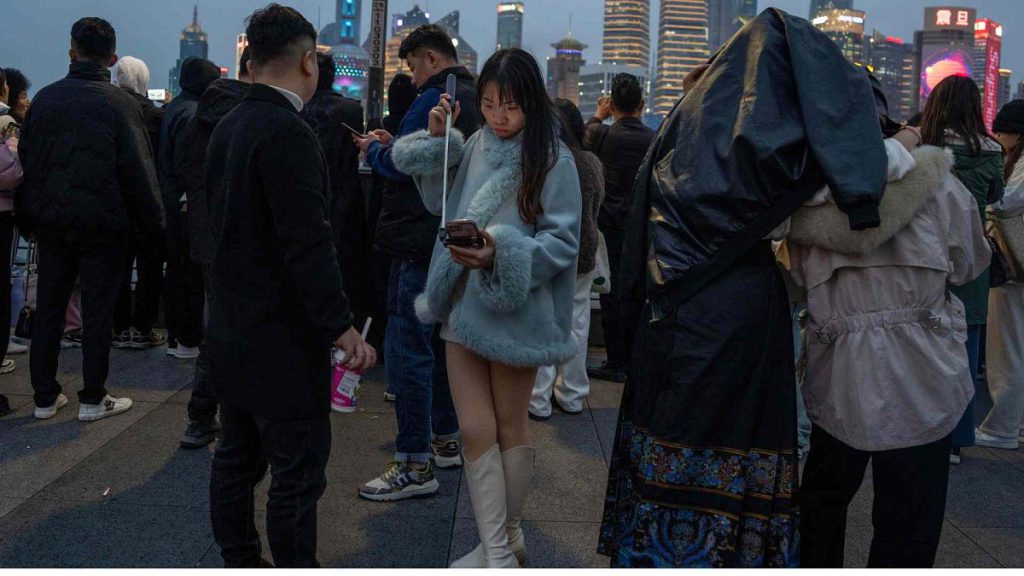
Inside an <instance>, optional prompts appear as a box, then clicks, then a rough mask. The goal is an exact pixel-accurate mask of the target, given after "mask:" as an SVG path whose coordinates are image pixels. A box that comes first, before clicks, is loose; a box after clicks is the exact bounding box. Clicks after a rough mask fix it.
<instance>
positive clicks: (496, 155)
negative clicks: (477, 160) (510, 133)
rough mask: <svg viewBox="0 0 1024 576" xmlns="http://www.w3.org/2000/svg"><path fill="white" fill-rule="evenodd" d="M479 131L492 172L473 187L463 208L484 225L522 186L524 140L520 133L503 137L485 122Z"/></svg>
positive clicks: (468, 215) (468, 214)
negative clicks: (506, 137) (477, 187)
mask: <svg viewBox="0 0 1024 576" xmlns="http://www.w3.org/2000/svg"><path fill="white" fill-rule="evenodd" d="M480 131H481V133H482V134H481V140H482V141H481V143H480V144H481V146H482V150H483V153H484V160H485V161H486V162H487V165H488V166H490V167H491V168H493V169H494V172H493V173H492V174H491V177H490V178H488V179H487V182H485V183H484V185H483V186H481V187H480V189H479V190H477V191H476V194H475V195H474V196H473V199H472V200H471V201H470V203H469V207H468V208H467V209H466V216H467V217H468V218H470V219H471V220H473V221H474V222H476V224H477V225H478V226H480V227H482V228H483V227H486V226H487V225H488V224H489V223H490V222H491V219H492V218H494V215H495V214H497V213H498V210H499V209H500V208H501V207H502V206H504V205H505V203H506V202H508V201H509V200H511V199H513V198H514V197H515V196H516V195H517V194H518V193H519V189H520V188H522V186H523V168H522V157H523V151H522V146H523V141H522V134H520V135H518V136H516V137H514V138H509V139H507V140H502V139H501V138H498V136H497V135H495V134H494V131H493V130H491V128H490V127H489V126H486V125H485V126H484V127H483V128H481V129H480Z"/></svg>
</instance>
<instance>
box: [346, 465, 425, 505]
mask: <svg viewBox="0 0 1024 576" xmlns="http://www.w3.org/2000/svg"><path fill="white" fill-rule="evenodd" d="M437 489H438V483H437V478H435V477H434V465H433V464H431V463H430V462H427V463H425V464H422V465H420V467H416V466H414V465H412V464H409V463H404V464H400V463H398V462H392V463H391V465H390V466H388V469H387V471H386V472H384V473H383V474H381V475H380V477H379V478H374V479H373V480H370V481H369V482H367V483H366V484H364V485H363V487H362V488H360V489H359V495H360V496H361V497H363V498H366V499H367V500H373V501H375V502H394V501H396V500H405V499H406V498H422V497H425V496H430V495H431V494H433V493H435V492H437Z"/></svg>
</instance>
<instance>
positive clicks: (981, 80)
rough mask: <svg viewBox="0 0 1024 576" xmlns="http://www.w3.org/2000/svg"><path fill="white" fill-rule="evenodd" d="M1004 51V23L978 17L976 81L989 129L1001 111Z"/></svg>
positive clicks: (975, 31) (975, 55)
mask: <svg viewBox="0 0 1024 576" xmlns="http://www.w3.org/2000/svg"><path fill="white" fill-rule="evenodd" d="M1002 52H1003V27H1002V25H1001V24H999V23H998V22H993V21H992V20H989V19H988V18H978V20H977V21H976V22H975V23H974V81H975V82H977V84H978V88H980V89H981V102H982V109H983V111H984V115H985V126H986V127H988V128H989V129H991V128H992V122H994V121H995V119H996V113H997V112H999V66H1000V63H1001V60H1002Z"/></svg>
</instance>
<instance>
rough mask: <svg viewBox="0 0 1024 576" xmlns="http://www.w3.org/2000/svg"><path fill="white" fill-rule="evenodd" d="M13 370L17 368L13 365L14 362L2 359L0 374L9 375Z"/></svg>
mask: <svg viewBox="0 0 1024 576" xmlns="http://www.w3.org/2000/svg"><path fill="white" fill-rule="evenodd" d="M15 368H17V366H15V365H14V360H11V359H10V358H4V361H3V362H0V374H10V373H11V372H14V369H15Z"/></svg>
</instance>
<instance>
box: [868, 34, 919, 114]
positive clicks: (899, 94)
mask: <svg viewBox="0 0 1024 576" xmlns="http://www.w3.org/2000/svg"><path fill="white" fill-rule="evenodd" d="M864 60H865V62H866V63H867V65H868V66H869V67H870V68H871V71H872V72H873V73H874V75H875V77H877V78H878V81H879V82H880V83H881V84H882V90H883V91H884V92H885V98H886V100H888V102H889V115H890V116H892V118H893V119H894V120H897V121H906V120H908V119H910V117H911V116H913V115H914V113H915V111H914V86H915V83H914V45H913V44H908V43H906V42H904V41H903V39H901V38H896V37H894V36H886V35H885V34H882V33H881V32H879V31H877V30H875V32H874V34H872V35H871V36H869V37H868V38H867V39H866V40H865V42H864Z"/></svg>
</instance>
